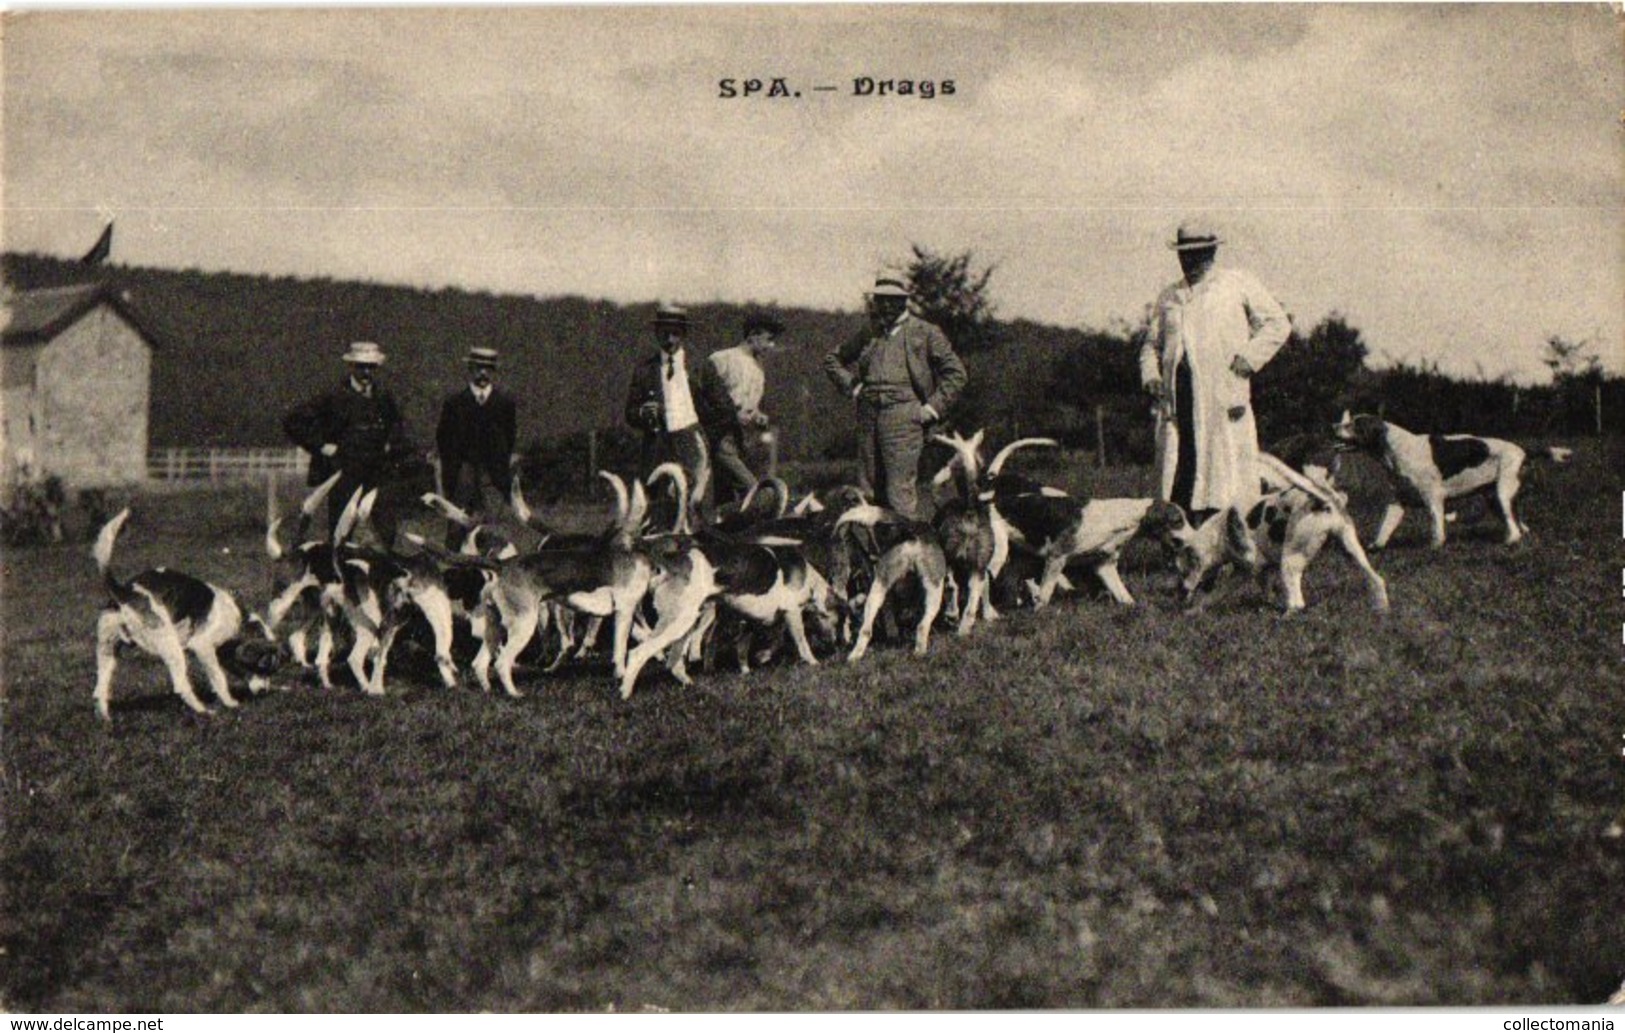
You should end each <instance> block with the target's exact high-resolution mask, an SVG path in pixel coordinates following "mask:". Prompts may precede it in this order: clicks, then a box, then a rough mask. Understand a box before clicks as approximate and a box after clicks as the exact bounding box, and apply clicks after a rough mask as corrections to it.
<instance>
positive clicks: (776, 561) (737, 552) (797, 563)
mask: <svg viewBox="0 0 1625 1033" xmlns="http://www.w3.org/2000/svg"><path fill="white" fill-rule="evenodd" d="M661 481H670V482H671V484H672V485H673V487H674V488H675V489H676V494H677V499H676V502H677V506H676V512H677V518H676V522H675V524H674V526H673V528H672V534H671V535H670V536H669V541H670V546H669V547H675V548H676V549H677V550H678V551H680V552H684V553H687V554H690V555H692V554H693V553H698V554H699V555H700V556H701V557H702V558H703V559H704V560H705V566H708V567H709V568H710V575H709V576H710V578H711V579H712V581H713V582H714V586H715V591H714V592H713V593H711V594H709V595H706V596H704V597H703V598H702V597H701V593H700V592H699V591H698V590H697V589H696V587H694V586H690V585H688V584H683V583H682V582H694V583H695V586H699V582H698V581H695V575H696V574H697V573H699V572H700V571H699V567H698V566H691V567H690V568H689V569H688V570H687V571H686V572H685V573H684V574H682V575H680V576H679V577H678V578H674V579H673V585H672V586H671V588H672V589H675V590H668V591H664V592H663V591H660V590H657V591H656V598H655V601H656V609H657V612H658V611H659V610H660V606H661V604H662V603H669V604H670V605H674V606H676V607H678V608H679V609H682V608H686V607H693V606H698V608H699V612H698V615H697V616H696V617H695V618H694V620H693V621H692V622H691V624H690V627H689V629H688V631H687V632H686V634H684V635H683V636H682V637H681V639H680V640H679V644H678V645H677V646H676V647H675V649H676V652H675V653H673V654H672V655H671V658H670V662H669V664H668V666H669V667H670V669H671V672H672V674H673V676H675V677H676V678H677V679H678V681H680V682H682V683H684V684H687V683H688V677H687V671H686V665H687V662H688V660H689V659H691V658H692V657H693V656H696V655H697V654H698V652H699V647H700V644H701V642H702V641H703V639H704V636H705V634H706V632H707V631H709V630H710V628H711V627H712V626H713V625H714V624H715V623H716V620H717V608H718V606H719V605H721V606H723V607H726V608H727V610H728V611H729V612H730V613H732V614H734V615H736V616H738V617H741V618H743V619H744V620H745V621H747V622H749V623H750V624H752V625H755V626H757V627H763V628H768V627H776V626H777V625H778V624H779V622H780V621H782V622H783V623H784V626H785V628H787V629H788V630H789V632H790V638H791V640H792V641H793V642H794V643H795V647H796V653H797V655H798V656H800V658H801V660H802V662H803V663H806V664H810V665H814V666H816V665H817V663H818V659H817V657H815V656H814V655H813V651H812V645H811V643H809V642H808V640H807V629H806V622H805V616H804V615H805V613H806V612H807V611H809V610H810V611H811V612H812V613H813V616H814V618H815V619H816V620H818V621H819V622H820V624H822V625H823V626H825V627H832V626H833V623H834V621H833V619H832V617H831V616H830V611H829V601H830V587H829V584H828V583H827V582H826V581H825V580H824V577H823V575H821V574H820V573H819V572H818V571H817V569H815V568H814V567H813V565H812V564H811V563H809V562H808V560H807V557H806V556H805V555H804V554H803V552H802V548H801V542H800V541H799V540H797V539H794V538H785V537H780V536H776V535H764V534H761V533H759V532H757V533H754V534H752V535H751V536H750V537H748V538H744V537H732V536H728V535H725V534H722V533H720V532H717V531H714V530H711V529H704V528H702V529H701V530H700V531H699V532H698V533H695V532H694V531H693V530H692V529H691V528H690V527H689V526H688V511H689V507H688V484H687V478H686V476H685V475H684V473H683V468H682V467H681V466H679V465H678V464H676V463H663V464H661V465H660V466H658V467H656V468H655V469H654V470H653V471H651V473H650V474H649V483H650V485H651V486H653V485H655V484H656V483H659V482H661ZM780 483H781V484H782V482H780ZM779 498H780V499H782V500H785V501H788V492H787V491H782V492H781V493H780V495H779ZM775 519H782V508H781V512H780V513H779V515H778V516H777V517H776V518H775ZM690 562H692V560H690ZM670 616H671V617H672V618H673V619H674V621H675V622H676V623H678V624H681V623H684V622H688V614H687V613H686V612H679V613H675V614H671V615H670ZM667 617H668V614H666V613H664V612H661V613H660V614H659V619H660V621H661V622H664V621H665V620H666V619H667ZM659 627H660V625H659V624H658V623H657V625H656V628H657V630H658V629H659ZM651 637H653V636H652V635H651ZM640 648H641V645H640ZM741 668H742V669H743V670H745V671H748V670H749V667H748V664H747V663H745V662H744V661H743V660H742V661H741Z"/></svg>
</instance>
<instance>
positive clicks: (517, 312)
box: [3, 254, 1083, 457]
mask: <svg viewBox="0 0 1625 1033" xmlns="http://www.w3.org/2000/svg"><path fill="white" fill-rule="evenodd" d="M3 274H4V277H5V281H6V282H7V283H8V284H10V285H11V286H13V287H16V288H19V289H26V288H32V287H48V286H59V285H62V284H67V283H76V282H83V281H84V280H86V279H88V278H91V277H100V278H102V279H105V280H107V281H110V282H112V283H113V284H115V285H116V286H117V287H119V288H120V289H124V290H128V291H130V292H131V294H132V295H133V297H134V298H135V301H136V304H137V305H138V306H139V307H140V309H141V310H142V311H143V312H145V313H146V314H148V315H149V316H150V318H151V320H152V322H153V324H154V325H155V326H156V327H157V328H158V330H159V332H160V333H162V335H163V336H164V339H165V340H164V346H163V348H162V350H161V351H160V352H159V353H158V354H157V355H156V356H155V359H154V365H153V392H152V426H151V440H152V444H153V445H154V446H155V447H162V446H166V445H221V446H249V445H278V444H283V443H285V440H284V438H283V436H282V432H281V429H280V427H279V421H280V419H281V417H282V414H283V413H284V412H285V411H286V410H287V409H288V408H289V407H291V406H292V405H294V404H296V403H297V402H298V401H300V400H301V399H303V398H305V397H306V396H308V395H310V394H311V393H313V392H315V391H318V390H320V389H322V388H324V387H325V386H327V385H328V384H330V383H331V382H333V381H334V379H335V378H336V377H337V376H338V375H339V371H340V365H339V362H338V356H339V354H340V353H341V352H342V351H343V349H344V346H345V345H346V344H347V343H348V342H350V341H352V340H361V339H366V340H374V341H377V342H379V343H380V344H382V345H383V347H384V348H385V350H386V351H387V352H388V354H389V365H388V367H387V373H388V382H389V383H390V385H391V386H392V387H393V389H394V390H395V392H396V394H397V396H398V397H399V398H400V400H401V403H402V405H403V406H404V408H405V410H406V417H407V420H408V423H409V426H410V427H411V429H412V433H413V435H414V437H415V438H416V439H417V440H418V441H420V442H423V443H425V444H426V443H427V442H428V440H429V438H430V436H431V435H432V431H433V425H434V419H435V416H436V414H437V412H438V403H439V398H440V397H441V395H442V394H444V393H445V392H447V391H450V390H453V389H455V388H456V387H457V385H458V384H459V383H460V382H461V381H460V378H461V375H462V366H461V361H460V360H461V357H462V355H463V353H464V351H465V350H466V349H467V348H468V347H469V346H471V345H475V344H480V345H485V346H488V347H494V348H497V349H499V350H500V351H501V352H502V354H503V356H504V360H505V368H504V374H503V375H504V381H505V382H506V384H507V385H508V386H509V387H510V388H512V389H513V390H514V391H515V393H516V394H517V395H518V396H519V398H520V399H521V400H522V403H523V405H522V411H521V427H520V440H521V442H522V443H525V444H528V443H532V442H535V441H538V440H542V439H548V438H554V437H558V436H561V435H566V434H572V433H579V432H583V431H587V430H593V429H598V430H602V429H607V428H614V427H619V426H621V406H622V402H623V400H624V398H625V392H626V384H627V380H628V378H629V377H630V375H631V367H632V364H633V362H634V361H635V359H636V356H638V355H639V354H641V353H642V351H643V349H645V348H647V347H650V346H651V345H650V338H649V335H648V331H647V327H646V325H647V321H648V318H649V315H650V313H651V312H652V310H653V301H652V300H651V302H650V303H648V304H641V305H619V304H616V303H613V302H609V301H603V300H594V299H588V298H581V297H553V298H537V297H521V296H514V295H495V294H487V293H475V292H468V291H462V290H453V289H445V290H424V289H418V288H412V287H400V286H385V285H379V284H366V283H350V282H339V281H334V280H327V279H315V280H301V279H295V278H291V277H269V276H249V275H241V274H235V273H214V272H208V273H206V272H199V271H197V270H186V271H175V270H165V269H151V268H143V267H137V266H123V265H107V266H102V267H98V268H96V269H94V270H91V269H86V268H85V267H84V266H81V265H79V264H78V263H76V262H71V261H64V260H62V259H57V258H50V257H45V256H39V255H19V254H6V255H5V256H4V257H3ZM853 300H854V304H855V303H856V301H857V297H856V291H854V299H853ZM764 307H766V308H768V309H769V310H770V311H772V312H774V313H775V314H777V315H778V317H779V318H780V319H782V320H783V321H784V323H785V324H786V325H787V326H788V328H789V330H788V333H787V334H786V335H785V336H784V338H783V340H784V342H785V343H784V346H783V347H782V348H781V350H780V353H779V354H778V355H776V356H775V357H774V358H773V359H771V360H770V363H771V365H770V368H769V371H768V393H767V398H766V400H765V406H766V408H767V411H768V412H769V413H771V414H772V415H773V416H774V417H775V418H776V420H777V422H778V425H779V428H780V432H781V440H782V442H783V449H784V455H785V456H786V457H808V456H824V455H828V454H832V453H833V454H850V449H849V448H843V444H845V443H847V442H849V441H850V439H851V435H852V413H851V410H850V408H849V406H848V405H846V404H845V403H844V402H843V401H842V400H841V399H840V398H839V397H837V395H836V394H835V392H834V391H833V389H831V387H830V386H829V384H828V383H827V381H826V380H825V378H824V376H823V374H822V372H821V371H820V363H821V361H822V358H823V356H824V353H825V352H826V351H828V350H829V349H830V348H831V347H833V346H834V345H835V344H836V343H838V342H839V341H841V340H843V339H844V338H846V337H847V336H849V335H851V334H852V333H854V332H856V331H857V330H858V329H859V328H860V326H861V319H860V316H859V315H858V314H857V313H856V312H824V311H815V310H809V309H798V308H782V307H774V306H764ZM689 308H690V311H691V312H692V313H693V314H694V317H695V320H696V324H697V327H696V331H695V335H694V344H695V346H696V347H697V348H698V349H699V350H701V351H703V352H710V351H713V350H716V349H718V348H723V347H727V346H729V345H731V344H733V343H735V342H736V337H735V335H736V333H737V328H738V325H739V321H740V318H741V317H742V316H743V314H744V312H745V310H746V306H742V305H725V304H715V303H713V304H690V305H689ZM1013 325H1014V326H1016V327H1019V329H1020V333H1019V334H1014V335H1011V338H1012V339H1011V341H1010V343H1009V344H1007V345H1006V346H1005V347H1004V348H1003V349H1001V351H1000V353H999V355H998V356H997V362H996V369H997V373H996V374H995V373H994V372H993V371H994V369H995V363H994V357H991V356H980V357H973V358H972V359H971V360H970V362H971V369H972V376H973V383H975V384H977V385H978V389H977V391H976V392H975V395H976V396H977V398H976V403H975V409H976V410H978V411H979V412H981V413H986V414H992V415H996V416H999V417H1000V418H1001V419H1002V420H1004V421H1005V422H1007V423H1009V424H1010V425H1011V426H1014V425H1015V422H1014V421H1017V420H1018V419H1019V415H1018V414H1019V413H1020V411H1021V407H1020V405H1018V404H1017V402H1016V401H1015V398H1016V395H1017V393H1019V392H1020V391H1022V390H1023V389H1028V390H1030V389H1031V386H1032V385H1033V384H1034V383H1035V382H1037V381H1040V380H1042V378H1045V377H1047V375H1048V373H1047V371H1048V369H1049V364H1050V362H1051V361H1052V360H1053V358H1054V357H1055V356H1058V355H1060V354H1061V353H1062V352H1064V351H1065V350H1066V349H1068V348H1070V347H1073V346H1074V345H1075V344H1076V343H1077V342H1078V341H1079V340H1081V339H1082V337H1083V335H1082V334H1081V333H1080V332H1078V331H1072V330H1065V329H1061V328H1057V327H1046V326H1039V325H1037V324H1032V323H1026V322H1023V323H1019V324H1013ZM961 417H962V418H975V417H974V416H973V414H972V411H971V410H970V409H968V408H967V409H966V410H965V411H964V412H963V413H962V414H961Z"/></svg>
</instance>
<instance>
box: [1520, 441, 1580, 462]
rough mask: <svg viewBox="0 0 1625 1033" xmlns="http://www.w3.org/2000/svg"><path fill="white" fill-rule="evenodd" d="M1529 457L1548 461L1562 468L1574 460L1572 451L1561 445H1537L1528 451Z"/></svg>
mask: <svg viewBox="0 0 1625 1033" xmlns="http://www.w3.org/2000/svg"><path fill="white" fill-rule="evenodd" d="M1529 455H1530V456H1532V457H1533V458H1535V459H1549V460H1551V461H1552V462H1554V463H1556V464H1558V465H1559V466H1562V465H1564V464H1566V463H1568V461H1569V460H1570V459H1573V458H1574V449H1572V448H1564V447H1563V446H1562V445H1537V446H1535V447H1534V448H1531V449H1530V450H1529Z"/></svg>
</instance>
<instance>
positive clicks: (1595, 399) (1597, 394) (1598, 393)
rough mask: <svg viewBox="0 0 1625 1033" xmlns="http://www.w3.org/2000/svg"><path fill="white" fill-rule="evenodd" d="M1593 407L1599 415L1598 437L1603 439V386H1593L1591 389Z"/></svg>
mask: <svg viewBox="0 0 1625 1033" xmlns="http://www.w3.org/2000/svg"><path fill="white" fill-rule="evenodd" d="M1591 405H1592V408H1593V409H1595V410H1596V413H1597V437H1599V438H1600V437H1602V385H1601V384H1593V385H1592V387H1591Z"/></svg>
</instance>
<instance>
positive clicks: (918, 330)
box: [824, 313, 966, 416]
mask: <svg viewBox="0 0 1625 1033" xmlns="http://www.w3.org/2000/svg"><path fill="white" fill-rule="evenodd" d="M897 332H898V333H900V334H902V335H903V348H904V352H903V354H904V356H905V357H906V358H907V361H908V378H909V381H910V382H911V383H912V385H913V387H914V395H915V398H916V399H917V400H918V401H919V403H920V404H921V405H929V406H930V407H931V408H933V409H935V410H936V411H937V413H938V415H941V416H946V415H947V414H948V407H949V406H950V405H953V404H954V399H956V398H958V397H959V393H960V392H961V391H963V390H964V389H965V379H966V376H965V364H964V363H962V362H960V361H959V356H958V355H955V354H954V349H953V345H951V344H949V343H948V338H947V336H946V335H944V334H943V332H942V331H941V330H939V329H937V328H936V327H935V326H933V325H931V324H930V323H927V322H926V321H925V320H923V319H921V318H919V317H918V316H916V315H914V314H913V313H909V315H908V316H907V318H905V319H904V320H903V326H902V328H901V329H899V330H898V331H897ZM881 340H882V338H881V337H880V336H878V335H877V334H875V333H873V332H872V331H867V332H865V333H862V334H859V335H858V336H856V337H853V338H852V339H851V340H849V341H847V342H846V343H845V344H843V345H841V346H840V347H838V348H836V349H835V350H834V351H832V352H830V353H829V354H828V355H826V356H824V373H825V374H826V375H828V377H829V379H830V382H831V383H833V384H834V385H835V386H836V387H837V388H839V389H840V391H841V393H842V394H844V395H850V394H852V390H853V388H855V387H856V386H857V385H858V384H861V383H862V382H863V378H864V376H865V375H866V374H867V372H868V367H869V357H870V356H871V355H872V354H874V350H875V347H876V346H877V345H878V344H879V343H880V342H881Z"/></svg>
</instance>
